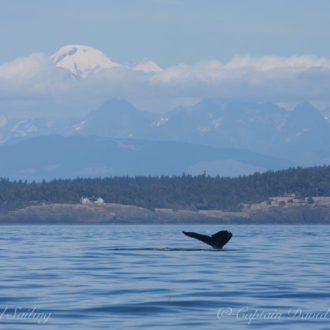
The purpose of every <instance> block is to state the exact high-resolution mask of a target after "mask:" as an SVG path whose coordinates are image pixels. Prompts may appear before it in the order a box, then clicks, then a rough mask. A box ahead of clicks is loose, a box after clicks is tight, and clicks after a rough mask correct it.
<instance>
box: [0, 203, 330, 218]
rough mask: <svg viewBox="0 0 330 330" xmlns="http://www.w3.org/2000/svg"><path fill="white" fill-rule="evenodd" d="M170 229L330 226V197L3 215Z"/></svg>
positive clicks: (46, 207)
mask: <svg viewBox="0 0 330 330" xmlns="http://www.w3.org/2000/svg"><path fill="white" fill-rule="evenodd" d="M21 224H26V225H31V224H32V225H33V224H38V225H42V224H45V225H84V224H86V225H95V224H100V225H102V224H109V225H126V224H127V225H132V224H134V225H136V224H141V225H143V224H144V225H151V224H155V225H166V224H171V225H175V224H178V225H180V224H196V225H203V224H205V225H206V224H208V225H212V224H215V225H216V224H219V225H220V224H222V225H225V224H228V225H229V224H241V225H257V224H282V225H285V224H306V225H309V224H314V225H315V224H320V225H322V224H330V197H313V202H312V203H310V202H308V201H307V199H304V200H301V199H292V198H290V197H272V198H271V199H269V200H268V201H264V202H261V203H254V204H243V205H242V207H241V210H240V211H236V212H228V211H221V210H173V209H168V208H167V209H160V208H156V209H154V210H149V209H146V208H142V207H138V206H133V205H123V204H114V203H103V204H95V203H90V204H87V205H83V204H55V203H54V204H43V205H33V206H27V207H25V208H21V209H18V210H14V211H9V212H8V213H6V214H0V225H21Z"/></svg>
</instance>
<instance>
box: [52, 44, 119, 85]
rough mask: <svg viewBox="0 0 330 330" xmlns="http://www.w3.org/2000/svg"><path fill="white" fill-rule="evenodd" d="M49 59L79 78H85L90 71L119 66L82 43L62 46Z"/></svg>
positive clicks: (98, 51)
mask: <svg viewBox="0 0 330 330" xmlns="http://www.w3.org/2000/svg"><path fill="white" fill-rule="evenodd" d="M51 59H52V61H53V62H54V63H55V65H56V66H57V67H61V68H64V69H67V70H69V71H70V72H72V74H73V75H75V76H76V77H80V78H86V77H87V76H88V74H90V73H95V72H99V71H101V70H104V69H112V68H115V67H120V66H121V64H119V63H116V62H113V61H112V60H111V59H110V58H108V57H107V56H106V55H104V54H103V53H102V52H101V51H100V50H98V49H95V48H92V47H89V46H82V45H68V46H64V47H62V48H60V49H59V50H58V51H57V52H56V53H55V54H53V55H52V56H51Z"/></svg>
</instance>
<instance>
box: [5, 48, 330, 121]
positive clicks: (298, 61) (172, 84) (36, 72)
mask: <svg viewBox="0 0 330 330" xmlns="http://www.w3.org/2000/svg"><path fill="white" fill-rule="evenodd" d="M148 63H149V62H148ZM150 63H153V62H150ZM153 65H157V64H155V63H153ZM144 71H149V70H138V71H137V70H136V68H130V67H128V66H125V65H122V66H118V67H114V68H111V69H104V70H102V71H100V72H95V73H91V74H89V75H87V76H86V78H85V79H76V78H75V77H74V76H73V75H72V74H71V73H70V72H69V71H68V70H66V69H63V68H58V67H56V66H55V64H54V63H53V62H52V61H51V59H50V58H49V57H48V56H47V55H45V54H32V55H31V56H28V57H22V58H18V59H16V60H14V61H12V62H9V63H5V64H3V65H1V66H0V111H1V112H0V115H4V114H7V113H9V112H12V113H15V112H16V113H18V114H19V113H22V112H25V113H31V115H33V112H34V110H35V113H36V112H38V113H39V114H40V112H44V114H45V115H49V114H50V113H48V112H52V113H51V114H52V115H54V113H55V112H56V114H58V115H63V116H64V115H65V116H68V115H75V116H77V115H80V114H84V113H86V112H88V111H90V110H93V109H94V108H96V107H98V106H99V105H100V104H101V103H102V102H104V101H105V100H106V99H108V98H111V97H117V98H125V99H127V100H129V101H131V102H133V103H135V104H137V105H139V106H142V107H145V108H146V109H148V110H151V109H153V110H154V111H159V110H166V107H168V106H170V105H173V104H175V105H179V104H180V102H181V100H182V102H183V101H184V102H189V100H196V99H200V98H205V97H221V98H243V99H254V100H258V101H259V100H260V101H270V102H300V101H302V100H310V101H313V102H323V103H327V104H330V94H329V89H330V59H327V58H323V57H316V56H291V57H277V56H263V57H251V56H235V57H233V58H232V59H231V60H230V61H229V62H227V63H222V62H219V61H216V60H212V61H207V62H201V63H197V64H195V65H186V64H180V65H177V66H173V67H168V68H164V69H162V70H154V72H144ZM19 100H28V102H25V101H24V102H25V103H24V102H22V101H19ZM17 102H20V106H19V107H18V106H17ZM27 104H28V105H27ZM24 107H25V108H24ZM24 109H25V110H24Z"/></svg>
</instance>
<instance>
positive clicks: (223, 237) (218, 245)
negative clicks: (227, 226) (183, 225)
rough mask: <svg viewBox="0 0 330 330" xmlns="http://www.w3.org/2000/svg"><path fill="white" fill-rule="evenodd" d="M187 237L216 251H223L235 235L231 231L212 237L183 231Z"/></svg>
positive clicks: (224, 231)
mask: <svg viewBox="0 0 330 330" xmlns="http://www.w3.org/2000/svg"><path fill="white" fill-rule="evenodd" d="M183 233H184V234H185V235H186V236H189V237H192V238H196V239H198V240H200V241H202V242H204V243H206V244H208V245H211V246H212V247H213V248H215V249H222V247H223V246H224V245H225V244H227V243H228V242H229V240H230V239H231V237H232V236H233V234H232V233H231V232H230V231H229V230H221V231H219V232H217V233H216V234H214V235H212V236H207V235H201V234H197V233H192V232H186V231H183Z"/></svg>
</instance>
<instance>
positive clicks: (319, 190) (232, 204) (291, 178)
mask: <svg viewBox="0 0 330 330" xmlns="http://www.w3.org/2000/svg"><path fill="white" fill-rule="evenodd" d="M291 194H294V195H295V196H296V197H299V198H305V197H309V196H330V166H319V167H310V168H290V169H287V170H280V171H268V172H265V173H255V174H253V175H249V176H241V177H237V178H227V177H210V176H208V175H205V174H204V175H198V176H192V175H186V174H182V175H181V176H171V177H169V176H159V177H150V176H149V177H148V176H136V177H107V178H76V179H55V180H52V181H48V182H46V181H42V182H27V181H22V180H16V181H10V180H8V179H6V178H2V179H0V212H2V213H3V212H7V211H9V210H14V209H18V208H22V207H25V206H28V205H36V204H41V203H80V200H81V198H82V197H96V198H98V197H101V198H102V199H103V200H104V201H105V202H106V203H120V204H127V205H136V206H141V207H145V208H148V209H155V208H172V209H189V210H197V209H217V210H225V211H237V210H239V209H240V207H241V205H242V203H256V202H261V201H265V200H268V199H269V198H270V197H274V196H283V195H291Z"/></svg>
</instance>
